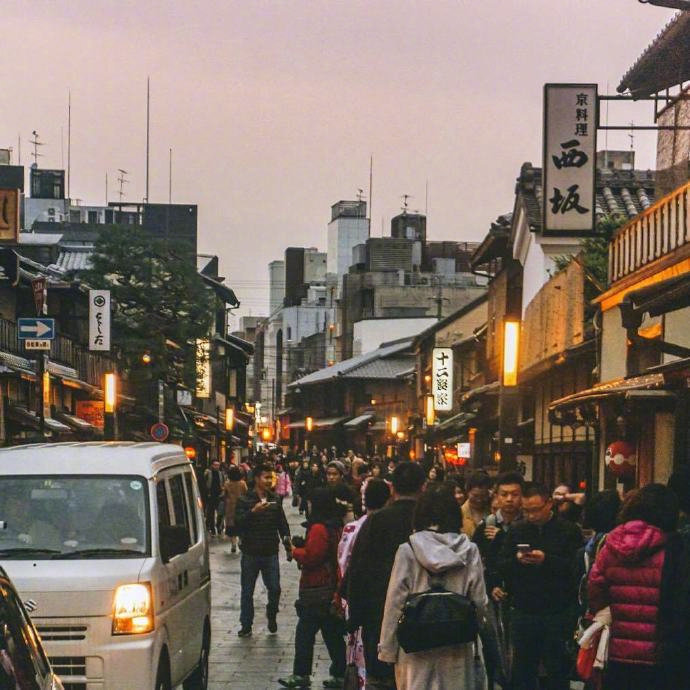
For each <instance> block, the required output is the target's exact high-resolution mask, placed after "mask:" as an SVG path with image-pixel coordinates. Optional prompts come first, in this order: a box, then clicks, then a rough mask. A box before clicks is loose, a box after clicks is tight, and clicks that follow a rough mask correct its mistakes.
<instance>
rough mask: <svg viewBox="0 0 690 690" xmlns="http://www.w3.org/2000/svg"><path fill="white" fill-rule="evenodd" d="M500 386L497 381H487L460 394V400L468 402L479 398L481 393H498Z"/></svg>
mask: <svg viewBox="0 0 690 690" xmlns="http://www.w3.org/2000/svg"><path fill="white" fill-rule="evenodd" d="M500 387H501V384H500V382H499V381H492V382H491V383H487V384H485V385H483V386H478V387H477V388H472V389H471V390H469V391H467V393H465V394H464V395H463V396H462V402H463V403H468V402H470V401H471V400H475V399H476V398H479V397H480V396H482V395H498V391H499V388H500Z"/></svg>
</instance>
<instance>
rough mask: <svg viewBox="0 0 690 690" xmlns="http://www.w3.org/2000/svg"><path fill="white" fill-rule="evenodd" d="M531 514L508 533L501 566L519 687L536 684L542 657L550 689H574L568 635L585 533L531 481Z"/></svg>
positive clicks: (527, 505) (527, 506)
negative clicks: (578, 557)
mask: <svg viewBox="0 0 690 690" xmlns="http://www.w3.org/2000/svg"><path fill="white" fill-rule="evenodd" d="M522 512H523V514H524V516H525V520H524V521H521V522H518V523H516V524H515V525H513V526H512V527H511V528H510V530H508V532H507V533H506V535H505V538H504V540H503V544H502V547H501V552H500V555H499V570H500V573H501V575H502V576H503V579H504V581H505V585H506V589H507V591H508V594H509V596H510V597H511V601H512V605H513V610H512V613H511V626H512V639H513V648H514V654H513V685H512V686H511V688H512V689H513V690H532V688H534V687H535V685H536V681H537V674H538V669H539V662H540V661H542V662H543V664H544V668H545V669H546V675H547V685H546V687H547V688H548V690H568V688H569V687H570V684H569V678H568V675H569V672H570V660H569V657H568V654H567V649H566V641H567V640H568V638H569V637H571V636H572V634H573V626H574V620H573V616H572V611H573V606H574V603H575V601H576V583H575V578H574V577H573V572H574V565H575V554H576V553H577V550H578V549H579V548H580V547H581V546H582V533H581V532H580V530H579V529H578V527H576V526H575V525H574V524H573V523H572V522H567V521H565V520H563V519H562V518H560V517H558V516H556V515H554V512H553V499H552V498H551V493H550V492H549V491H548V489H547V488H546V487H545V486H543V485H541V484H536V483H535V484H528V485H527V486H526V487H525V490H524V493H523V499H522Z"/></svg>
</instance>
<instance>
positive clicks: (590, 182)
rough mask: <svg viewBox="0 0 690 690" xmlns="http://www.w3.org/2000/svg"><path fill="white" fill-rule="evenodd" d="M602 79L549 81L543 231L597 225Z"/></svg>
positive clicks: (588, 230) (578, 230)
mask: <svg viewBox="0 0 690 690" xmlns="http://www.w3.org/2000/svg"><path fill="white" fill-rule="evenodd" d="M597 121H598V112H597V85H596V84H545V85H544V163H543V202H542V205H543V216H542V220H543V233H544V235H588V234H592V233H593V232H594V231H595V229H596V227H595V222H596V221H595V206H596V197H595V176H596V152H597Z"/></svg>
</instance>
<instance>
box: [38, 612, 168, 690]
mask: <svg viewBox="0 0 690 690" xmlns="http://www.w3.org/2000/svg"><path fill="white" fill-rule="evenodd" d="M33 621H34V624H35V625H36V627H37V628H38V632H39V634H40V635H41V639H42V640H43V645H44V647H45V650H46V654H47V655H48V658H49V659H50V663H51V666H52V667H53V671H54V672H55V674H56V675H58V676H59V677H60V680H61V681H62V682H63V684H66V685H67V684H68V686H69V687H72V688H75V689H76V688H78V689H79V690H122V689H123V688H137V689H141V690H147V688H153V687H154V683H155V675H156V669H157V666H158V655H159V653H160V644H159V642H158V636H157V634H156V631H153V632H151V633H148V634H145V635H113V634H112V630H111V625H112V622H111V619H110V617H105V616H103V617H93V618H91V617H89V618H67V619H66V618H34V619H33Z"/></svg>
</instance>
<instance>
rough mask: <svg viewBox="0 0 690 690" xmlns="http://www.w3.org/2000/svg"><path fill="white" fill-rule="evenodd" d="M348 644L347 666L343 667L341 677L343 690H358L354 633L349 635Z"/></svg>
mask: <svg viewBox="0 0 690 690" xmlns="http://www.w3.org/2000/svg"><path fill="white" fill-rule="evenodd" d="M348 643H349V644H348V649H347V666H346V667H345V675H344V676H343V690H360V688H359V670H358V669H357V664H356V663H355V654H356V647H355V645H356V633H350V636H349V640H348Z"/></svg>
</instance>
